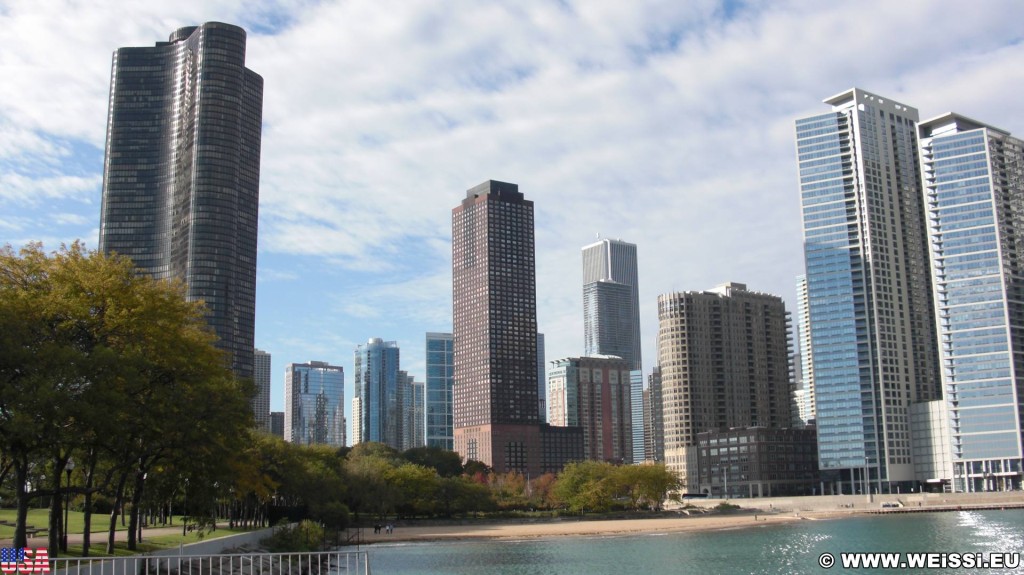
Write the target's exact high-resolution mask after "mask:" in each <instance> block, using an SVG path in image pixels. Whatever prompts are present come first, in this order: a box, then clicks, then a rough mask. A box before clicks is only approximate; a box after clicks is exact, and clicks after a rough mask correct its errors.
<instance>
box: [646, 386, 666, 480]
mask: <svg viewBox="0 0 1024 575" xmlns="http://www.w3.org/2000/svg"><path fill="white" fill-rule="evenodd" d="M662 405H663V398H662V396H661V368H660V367H658V366H654V369H652V370H651V374H650V375H649V376H647V389H645V390H644V455H645V456H646V459H645V461H655V462H663V461H665V418H664V410H663V409H662Z"/></svg>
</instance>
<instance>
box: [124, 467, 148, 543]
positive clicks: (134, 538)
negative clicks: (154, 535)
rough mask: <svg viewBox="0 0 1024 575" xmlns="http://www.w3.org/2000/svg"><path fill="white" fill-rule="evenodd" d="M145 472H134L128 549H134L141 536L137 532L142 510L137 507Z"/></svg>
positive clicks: (139, 528)
mask: <svg viewBox="0 0 1024 575" xmlns="http://www.w3.org/2000/svg"><path fill="white" fill-rule="evenodd" d="M145 483H146V474H145V473H144V472H143V471H141V470H139V471H136V472H135V486H134V487H135V489H134V490H133V492H132V512H131V513H130V514H129V515H128V549H129V550H130V551H135V550H136V548H137V547H138V542H139V540H140V539H142V537H140V536H139V534H140V533H141V531H142V526H141V525H140V524H139V521H140V519H141V515H142V511H141V510H140V509H139V507H140V505H141V504H142V490H143V489H144V487H145Z"/></svg>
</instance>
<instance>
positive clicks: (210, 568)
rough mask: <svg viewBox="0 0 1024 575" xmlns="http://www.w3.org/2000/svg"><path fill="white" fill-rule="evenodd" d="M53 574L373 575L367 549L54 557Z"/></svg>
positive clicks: (52, 561)
mask: <svg viewBox="0 0 1024 575" xmlns="http://www.w3.org/2000/svg"><path fill="white" fill-rule="evenodd" d="M50 564H51V569H52V573H53V575H370V561H369V557H368V556H367V554H366V552H365V551H324V552H317V553H238V554H231V555H165V556H145V555H140V556H133V557H113V558H103V559H99V558H97V559H85V558H74V557H69V558H64V557H61V558H54V559H50Z"/></svg>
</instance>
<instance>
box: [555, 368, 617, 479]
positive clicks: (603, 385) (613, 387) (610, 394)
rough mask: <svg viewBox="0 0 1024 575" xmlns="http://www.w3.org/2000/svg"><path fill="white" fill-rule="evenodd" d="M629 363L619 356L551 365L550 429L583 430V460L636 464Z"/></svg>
mask: <svg viewBox="0 0 1024 575" xmlns="http://www.w3.org/2000/svg"><path fill="white" fill-rule="evenodd" d="M629 373H630V371H629V362H628V361H626V360H624V359H621V358H618V357H615V356H601V357H570V358H566V359H560V360H556V361H552V362H551V373H550V374H549V376H548V392H549V397H550V398H551V413H550V417H551V420H550V423H551V425H552V426H556V427H572V426H578V427H582V428H583V457H584V458H585V459H593V460H597V461H611V462H613V463H632V462H633V408H632V403H631V401H630V399H631V397H632V395H631V393H632V391H631V389H630V387H631V381H630V377H629Z"/></svg>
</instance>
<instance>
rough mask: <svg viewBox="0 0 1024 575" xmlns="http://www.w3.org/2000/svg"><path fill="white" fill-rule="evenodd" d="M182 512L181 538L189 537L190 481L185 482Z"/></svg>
mask: <svg viewBox="0 0 1024 575" xmlns="http://www.w3.org/2000/svg"><path fill="white" fill-rule="evenodd" d="M181 506H182V510H181V536H182V537H184V536H185V535H188V479H186V480H185V501H184V502H183V503H182V505H181Z"/></svg>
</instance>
